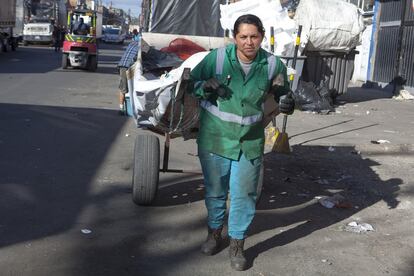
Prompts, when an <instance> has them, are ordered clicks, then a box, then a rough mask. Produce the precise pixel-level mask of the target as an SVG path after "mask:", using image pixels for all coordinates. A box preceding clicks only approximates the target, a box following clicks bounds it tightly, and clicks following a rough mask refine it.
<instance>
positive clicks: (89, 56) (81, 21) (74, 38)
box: [62, 4, 98, 71]
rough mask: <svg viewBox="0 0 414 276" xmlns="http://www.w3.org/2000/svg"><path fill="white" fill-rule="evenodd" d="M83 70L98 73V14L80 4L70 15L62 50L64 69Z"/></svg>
mask: <svg viewBox="0 0 414 276" xmlns="http://www.w3.org/2000/svg"><path fill="white" fill-rule="evenodd" d="M69 66H70V67H72V68H82V69H87V70H89V71H96V69H97V68H98V51H97V45H96V12H95V11H93V10H90V9H87V7H86V4H80V5H78V6H77V7H76V9H73V10H71V11H69V13H68V32H67V33H66V34H65V40H64V41H63V50H62V68H63V69H66V68H68V67H69Z"/></svg>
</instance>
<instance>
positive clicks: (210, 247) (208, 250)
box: [201, 227, 223, 256]
mask: <svg viewBox="0 0 414 276" xmlns="http://www.w3.org/2000/svg"><path fill="white" fill-rule="evenodd" d="M222 229H223V228H222V227H220V228H218V229H211V228H210V227H209V228H208V235H207V239H206V241H205V242H204V243H203V244H202V245H201V252H202V253H203V254H205V255H208V256H211V255H214V254H216V253H217V252H218V250H219V249H220V245H221V242H222V237H221V230H222Z"/></svg>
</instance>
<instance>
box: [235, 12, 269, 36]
mask: <svg viewBox="0 0 414 276" xmlns="http://www.w3.org/2000/svg"><path fill="white" fill-rule="evenodd" d="M240 24H252V25H255V26H256V27H257V30H258V31H259V33H260V34H261V35H262V36H263V37H264V35H265V29H264V27H263V23H262V21H261V20H260V18H259V17H257V16H256V15H253V14H245V15H242V16H240V17H239V18H237V20H236V22H234V28H233V37H236V35H237V34H238V33H239V26H240Z"/></svg>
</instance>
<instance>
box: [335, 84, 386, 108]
mask: <svg viewBox="0 0 414 276" xmlns="http://www.w3.org/2000/svg"><path fill="white" fill-rule="evenodd" d="M392 96H393V94H392V92H390V91H389V90H387V89H379V88H363V87H348V90H347V92H346V93H345V94H342V95H340V96H338V98H337V99H336V102H337V103H339V105H342V104H341V102H342V101H345V102H346V103H359V102H368V101H372V100H376V99H391V98H392Z"/></svg>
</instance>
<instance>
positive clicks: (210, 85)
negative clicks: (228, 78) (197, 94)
mask: <svg viewBox="0 0 414 276" xmlns="http://www.w3.org/2000/svg"><path fill="white" fill-rule="evenodd" d="M202 87H203V90H204V91H205V92H206V93H207V94H210V95H211V94H216V95H217V96H219V97H221V98H224V99H226V98H228V93H227V90H226V88H225V87H224V86H223V85H221V83H220V81H219V80H217V79H216V78H211V79H209V80H206V81H205V82H204V84H203V86H202Z"/></svg>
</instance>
